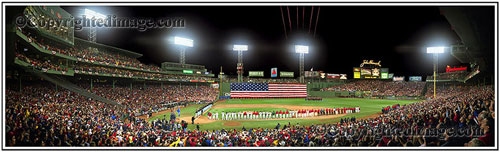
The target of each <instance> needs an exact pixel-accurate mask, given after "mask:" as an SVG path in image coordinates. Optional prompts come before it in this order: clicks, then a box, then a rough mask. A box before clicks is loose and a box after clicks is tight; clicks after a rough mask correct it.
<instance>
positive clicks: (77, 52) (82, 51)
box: [17, 28, 160, 72]
mask: <svg viewBox="0 0 500 152" xmlns="http://www.w3.org/2000/svg"><path fill="white" fill-rule="evenodd" d="M17 29H18V30H19V31H21V32H22V33H23V34H25V35H26V36H27V37H28V41H29V42H32V43H35V44H37V45H38V46H39V47H41V48H43V49H46V50H49V51H51V52H53V53H54V54H55V53H59V54H63V55H67V56H71V57H75V58H77V59H79V60H80V61H86V62H92V63H94V62H97V63H101V64H107V65H117V66H126V67H134V68H138V69H143V70H149V71H156V72H159V71H160V67H158V66H155V65H145V64H142V63H141V62H140V61H139V60H137V59H136V58H132V57H128V56H125V55H122V54H119V53H114V52H111V51H106V50H97V49H95V48H92V49H91V48H88V46H78V45H76V46H74V47H66V48H64V47H63V46H59V47H56V46H54V45H49V44H48V43H46V42H44V39H43V38H40V37H37V36H36V35H35V34H31V32H30V31H29V30H25V29H22V28H17Z"/></svg>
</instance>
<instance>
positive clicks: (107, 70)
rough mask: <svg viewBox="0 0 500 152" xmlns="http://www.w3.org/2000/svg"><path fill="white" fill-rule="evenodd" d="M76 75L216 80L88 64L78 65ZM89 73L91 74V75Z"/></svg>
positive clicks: (75, 68)
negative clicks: (98, 74) (97, 74)
mask: <svg viewBox="0 0 500 152" xmlns="http://www.w3.org/2000/svg"><path fill="white" fill-rule="evenodd" d="M73 69H74V70H75V72H76V73H83V72H85V73H88V72H90V73H93V74H95V73H96V72H97V73H100V74H115V75H123V76H130V77H140V78H146V79H154V78H158V79H164V80H166V79H175V80H205V81H209V80H212V81H213V80H215V79H214V78H211V77H202V76H188V75H174V74H160V73H150V72H141V71H135V70H126V69H119V68H111V67H104V66H96V65H86V64H77V65H76V66H75V67H74V68H73ZM90 73H89V74H90Z"/></svg>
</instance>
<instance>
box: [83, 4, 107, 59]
mask: <svg viewBox="0 0 500 152" xmlns="http://www.w3.org/2000/svg"><path fill="white" fill-rule="evenodd" d="M83 15H85V16H86V17H88V18H90V19H96V20H98V19H99V20H104V19H105V18H106V15H102V14H101V13H97V12H95V11H93V10H90V9H87V8H86V9H85V10H84V12H83ZM89 41H90V42H94V43H95V42H96V41H97V28H96V27H92V26H90V28H89ZM89 49H90V50H97V48H92V47H89Z"/></svg>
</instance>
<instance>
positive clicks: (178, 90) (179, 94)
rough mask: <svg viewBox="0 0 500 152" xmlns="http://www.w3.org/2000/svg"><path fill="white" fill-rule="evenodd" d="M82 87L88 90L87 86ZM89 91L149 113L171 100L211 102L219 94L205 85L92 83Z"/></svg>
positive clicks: (133, 109) (164, 105)
mask: <svg viewBox="0 0 500 152" xmlns="http://www.w3.org/2000/svg"><path fill="white" fill-rule="evenodd" d="M84 88H87V89H89V90H90V88H89V86H84ZM90 91H92V92H94V93H96V94H97V95H99V96H102V97H105V98H108V99H112V100H114V101H115V102H117V103H119V104H122V105H125V106H127V107H128V108H130V109H131V110H132V111H133V112H134V113H150V112H153V111H157V110H159V109H162V108H165V107H166V106H168V105H169V103H173V102H183V103H192V102H207V101H208V102H213V101H215V100H216V99H217V95H218V94H219V93H218V90H217V89H214V88H212V87H210V86H206V85H199V86H194V85H147V86H135V87H132V88H131V87H124V86H115V88H113V87H112V86H111V85H93V88H92V90H90Z"/></svg>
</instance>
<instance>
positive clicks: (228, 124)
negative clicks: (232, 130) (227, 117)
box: [222, 122, 243, 126]
mask: <svg viewBox="0 0 500 152" xmlns="http://www.w3.org/2000/svg"><path fill="white" fill-rule="evenodd" d="M222 125H224V126H241V125H243V124H242V123H239V122H226V123H223V124H222Z"/></svg>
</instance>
